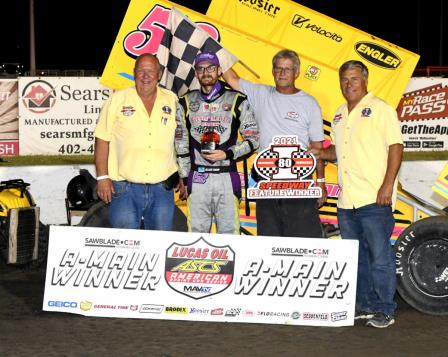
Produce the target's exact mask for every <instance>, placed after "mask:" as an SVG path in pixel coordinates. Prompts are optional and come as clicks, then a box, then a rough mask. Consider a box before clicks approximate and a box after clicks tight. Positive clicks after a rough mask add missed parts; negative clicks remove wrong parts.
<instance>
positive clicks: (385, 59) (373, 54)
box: [355, 42, 401, 69]
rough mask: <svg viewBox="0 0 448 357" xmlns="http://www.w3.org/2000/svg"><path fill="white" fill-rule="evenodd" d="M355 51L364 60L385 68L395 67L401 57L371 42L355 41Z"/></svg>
mask: <svg viewBox="0 0 448 357" xmlns="http://www.w3.org/2000/svg"><path fill="white" fill-rule="evenodd" d="M355 51H356V52H357V53H358V54H359V55H360V56H361V57H362V58H364V59H365V60H367V61H369V62H370V63H373V64H374V65H377V66H379V67H382V68H385V69H395V68H398V66H399V65H400V63H401V59H400V58H399V57H398V56H397V55H396V54H395V53H393V52H392V51H389V50H388V49H387V48H384V47H382V46H380V45H378V44H376V43H372V42H357V43H356V44H355Z"/></svg>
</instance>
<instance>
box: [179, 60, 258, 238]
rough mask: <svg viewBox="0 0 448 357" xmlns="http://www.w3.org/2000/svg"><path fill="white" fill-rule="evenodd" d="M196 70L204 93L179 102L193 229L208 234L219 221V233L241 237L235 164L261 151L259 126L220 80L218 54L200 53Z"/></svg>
mask: <svg viewBox="0 0 448 357" xmlns="http://www.w3.org/2000/svg"><path fill="white" fill-rule="evenodd" d="M194 66H195V74H196V78H197V79H198V81H199V84H200V89H199V90H194V91H190V92H188V93H186V94H185V95H184V96H183V97H181V98H180V99H179V105H178V108H177V113H176V121H177V130H176V136H175V143H176V150H177V154H178V164H179V173H180V176H181V177H182V178H184V181H185V183H186V187H187V196H188V199H187V207H188V211H187V216H188V228H189V231H191V232H205V233H208V232H210V229H211V225H212V220H213V217H214V218H215V221H216V227H217V232H218V233H228V234H239V233H240V220H239V201H240V198H241V181H240V176H239V173H238V172H237V169H236V160H237V159H238V158H240V157H242V156H244V155H247V154H249V153H251V152H253V151H254V150H256V149H257V148H258V140H259V135H258V127H257V124H256V122H255V117H254V113H253V111H252V110H251V109H250V107H249V102H248V101H247V99H246V96H245V95H244V94H242V93H240V92H237V91H234V90H231V89H229V88H225V83H224V82H220V81H219V80H218V78H219V77H220V76H221V74H222V71H221V67H220V64H219V59H218V57H217V56H216V54H215V53H211V52H202V53H200V54H199V55H198V56H197V57H196V59H195V62H194ZM238 131H239V132H240V133H241V136H242V138H243V141H241V142H238Z"/></svg>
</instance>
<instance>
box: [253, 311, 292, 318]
mask: <svg viewBox="0 0 448 357" xmlns="http://www.w3.org/2000/svg"><path fill="white" fill-rule="evenodd" d="M257 315H258V316H266V317H289V316H290V313H289V312H282V311H258V312H257Z"/></svg>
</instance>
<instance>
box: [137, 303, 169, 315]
mask: <svg viewBox="0 0 448 357" xmlns="http://www.w3.org/2000/svg"><path fill="white" fill-rule="evenodd" d="M163 308H164V306H163V305H154V304H142V305H141V306H140V311H139V312H140V313H142V314H161V313H162V311H163Z"/></svg>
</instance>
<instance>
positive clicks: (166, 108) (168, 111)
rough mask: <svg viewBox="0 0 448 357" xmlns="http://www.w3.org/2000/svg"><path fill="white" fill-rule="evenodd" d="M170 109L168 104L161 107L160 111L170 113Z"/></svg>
mask: <svg viewBox="0 0 448 357" xmlns="http://www.w3.org/2000/svg"><path fill="white" fill-rule="evenodd" d="M171 111H172V109H171V108H170V107H169V106H168V105H164V106H163V107H162V112H164V113H165V114H171Z"/></svg>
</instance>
